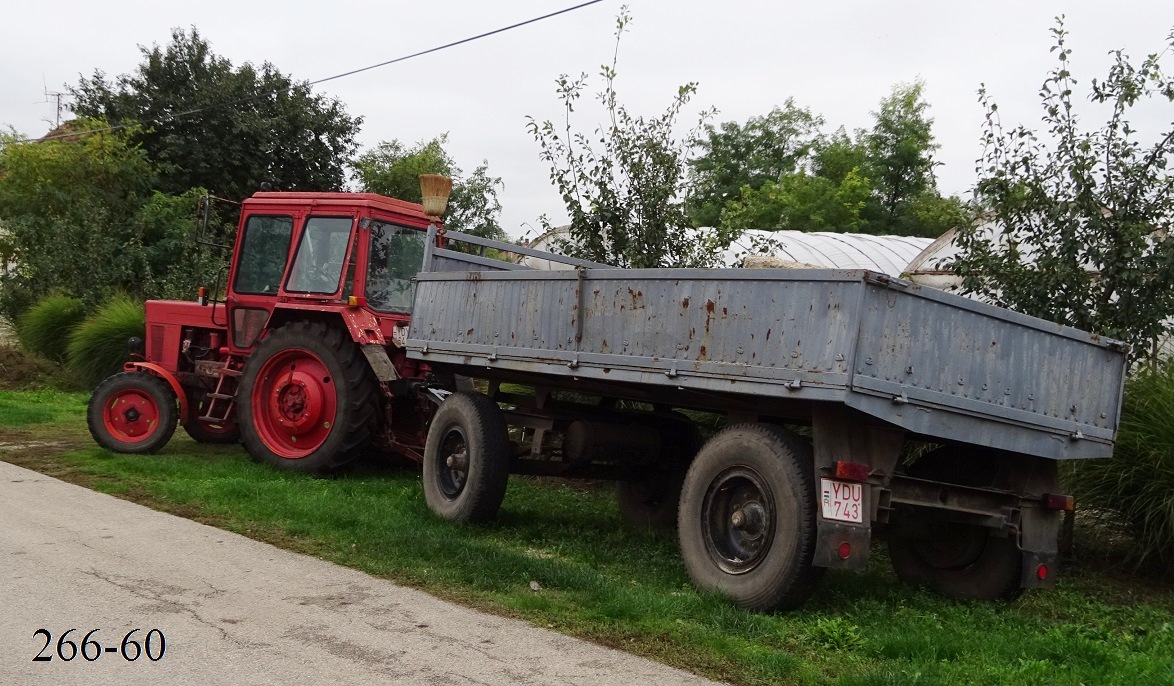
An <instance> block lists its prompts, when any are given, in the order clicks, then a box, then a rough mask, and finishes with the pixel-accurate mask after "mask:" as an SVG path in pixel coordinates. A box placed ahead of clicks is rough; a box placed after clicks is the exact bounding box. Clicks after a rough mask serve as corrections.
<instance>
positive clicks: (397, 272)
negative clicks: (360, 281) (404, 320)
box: [366, 221, 427, 313]
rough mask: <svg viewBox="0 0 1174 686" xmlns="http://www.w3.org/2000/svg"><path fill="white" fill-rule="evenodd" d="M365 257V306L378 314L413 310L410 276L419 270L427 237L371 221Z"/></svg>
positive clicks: (404, 227) (418, 231)
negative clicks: (368, 243) (369, 237)
mask: <svg viewBox="0 0 1174 686" xmlns="http://www.w3.org/2000/svg"><path fill="white" fill-rule="evenodd" d="M370 229H371V244H370V250H369V251H368V254H367V285H366V296H367V304H368V305H369V306H370V307H371V308H373V309H375V310H379V311H380V312H401V313H409V312H411V311H412V277H414V276H416V273H417V272H419V271H420V263H421V262H422V261H423V259H424V243H425V242H426V241H427V234H425V233H424V232H423V231H420V230H419V229H411V228H408V227H406V226H396V225H395V224H388V223H385V222H380V221H372V222H371V223H370Z"/></svg>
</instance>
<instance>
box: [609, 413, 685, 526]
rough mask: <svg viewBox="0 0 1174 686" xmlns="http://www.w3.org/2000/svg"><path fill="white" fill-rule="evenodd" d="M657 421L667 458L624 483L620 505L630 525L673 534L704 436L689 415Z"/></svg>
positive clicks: (618, 487) (619, 493) (618, 497)
mask: <svg viewBox="0 0 1174 686" xmlns="http://www.w3.org/2000/svg"><path fill="white" fill-rule="evenodd" d="M656 419H657V420H658V422H659V424H660V427H659V428H660V431H661V436H662V438H663V439H664V445H665V451H664V452H665V455H664V458H663V459H662V460H661V461H660V462H659V463H658V464H657V465H656V466H654V467H653V468H652V470H651V471H650V473H649V474H647V475H646V476H644V477H643V478H640V479H627V480H624V481H620V482H619V483H618V484H617V485H616V502H617V504H618V505H619V508H620V516H621V517H622V518H623V519H624V521H625V522H627V523H628V524H631V525H633V526H637V527H641V528H648V529H654V530H658V531H672V530H673V529H675V528H676V526H677V510H678V505H679V504H680V502H681V487H682V485H684V483H685V473H686V472H688V471H689V465H690V464H691V463H692V462H693V458H694V456H696V455H697V450H698V449H699V448H700V447H701V434H700V433H699V432H698V431H697V426H696V425H694V424H693V422H692V421H691V420H690V419H689V418H688V417H686V416H685V415H682V414H679V413H676V412H673V413H671V414H670V415H667V416H659V417H657V418H656Z"/></svg>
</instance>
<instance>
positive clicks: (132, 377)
mask: <svg viewBox="0 0 1174 686" xmlns="http://www.w3.org/2000/svg"><path fill="white" fill-rule="evenodd" d="M178 419H179V410H178V409H177V408H176V400H175V393H174V392H173V391H172V390H171V386H169V385H168V384H167V382H166V381H164V380H163V379H160V378H159V377H157V376H153V375H151V374H148V373H146V372H120V373H118V374H115V375H114V376H111V377H109V378H107V379H106V380H105V381H103V382H102V383H100V384H98V387H97V388H95V389H94V394H93V395H91V396H90V402H89V405H88V406H87V407H86V424H87V425H88V426H89V429H90V435H91V436H93V437H94V440H95V441H97V443H98V445H100V446H102V447H103V448H106V449H107V450H112V451H114V452H116V453H131V454H141V453H153V452H155V451H157V450H159V449H160V448H162V447H163V446H165V445H167V442H168V441H169V440H171V436H172V434H174V433H175V425H176V422H177V421H178Z"/></svg>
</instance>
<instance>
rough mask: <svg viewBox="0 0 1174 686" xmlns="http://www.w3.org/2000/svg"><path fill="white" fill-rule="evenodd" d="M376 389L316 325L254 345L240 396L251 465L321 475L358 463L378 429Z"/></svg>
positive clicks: (362, 362)
mask: <svg viewBox="0 0 1174 686" xmlns="http://www.w3.org/2000/svg"><path fill="white" fill-rule="evenodd" d="M375 390H376V381H375V378H374V375H372V373H371V368H370V367H369V366H368V364H367V360H366V358H364V357H363V355H362V354H361V353H360V351H359V348H358V346H357V345H355V343H354V342H353V341H352V340H351V339H350V337H349V336H347V335H346V334H345V333H344V332H343V331H341V330H340V329H337V328H334V327H330V326H327V325H325V324H323V323H320V322H293V323H290V324H286V325H284V326H282V327H280V328H278V329H276V330H274V331H273V332H272V333H270V334H269V336H268V337H266V338H265V339H264V340H263V341H261V342H260V343H259V344H257V348H256V350H254V351H253V354H252V355H251V356H250V357H249V359H248V361H247V362H246V363H245V369H244V374H243V375H242V376H241V385H240V391H239V393H237V399H238V410H237V411H238V413H239V421H240V427H241V437H242V440H243V442H244V444H245V448H246V449H247V450H248V451H249V455H250V457H252V458H253V459H254V460H257V461H258V462H263V463H265V464H269V465H272V466H274V467H277V468H279V469H284V470H289V471H296V472H308V473H316V474H321V473H326V472H329V471H331V470H333V469H337V468H338V467H341V466H343V465H345V464H347V463H348V462H351V461H352V460H354V459H355V458H357V457H359V456H360V455H361V454H362V453H363V451H364V450H365V449H366V448H367V446H368V445H369V444H370V442H371V436H372V433H373V432H374V428H375V414H376V409H377V401H376V396H375Z"/></svg>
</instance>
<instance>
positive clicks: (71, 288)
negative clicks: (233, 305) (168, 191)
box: [0, 120, 220, 319]
mask: <svg viewBox="0 0 1174 686" xmlns="http://www.w3.org/2000/svg"><path fill="white" fill-rule="evenodd" d="M108 129H109V127H108V125H107V124H106V123H105V122H102V121H99V120H75V121H73V122H71V123H70V124H68V125H67V126H65V127H63V129H62V131H63V132H64V133H66V134H71V135H68V136H66V137H62V138H57V139H52V140H45V141H31V142H30V141H22V140H21V139H20V138H19V137H17V136H15V135H8V136H0V224H3V226H4V228H5V230H6V231H7V234H8V235H7V236H6V238H5V243H6V245H5V248H6V252H7V253H9V254H8V255H7V257H9V258H10V259H11V260H12V262H14V263H15V264H16V269H15V271H14V272H12V273H6V274H4V275H3V276H2V277H0V314H3V315H4V316H6V317H8V318H10V319H11V318H14V317H15V316H16V315H17V314H18V313H19V312H20V311H22V310H23V309H24V308H25V307H27V306H28V305H30V304H32V302H33V300H34V299H36V298H38V297H41V296H43V295H45V294H47V293H50V292H54V291H58V292H62V293H65V294H68V295H71V296H74V297H77V298H80V299H82V300H84V301H85V302H86V304H87V305H91V306H92V305H94V304H96V303H97V302H98V301H100V300H101V299H102V298H103V297H105V296H106V295H109V294H111V293H113V292H118V291H121V292H126V293H129V294H132V295H136V296H144V297H178V296H183V297H188V296H190V295H191V294H193V293H194V291H195V287H196V286H197V285H199V284H200V283H204V282H202V281H201V279H205V278H207V277H208V276H209V275H210V274H209V269H210V268H211V267H212V266H213V265H214V264H215V263H217V262H219V261H220V260H217V258H216V257H214V256H212V255H210V254H209V253H208V251H207V249H206V248H204V247H203V246H198V245H196V244H195V242H194V240H193V233H194V231H195V211H194V210H195V203H196V200H197V199H198V197H199V195H201V194H202V192H203V191H202V190H198V189H197V190H193V191H190V192H189V193H187V194H185V195H182V196H178V197H173V196H167V195H163V194H160V193H154V192H152V190H151V189H152V186H153V185H154V182H155V179H156V172H155V169H154V168H153V167H152V165H151V163H150V160H149V159H148V158H147V156H146V154H145V152H144V151H143V150H142V149H141V148H139V147H137V146H136V145H135V144H134V142H133V138H134V137H135V136H136V134H137V133H138V132H137V131H135V130H133V129H122V130H116V131H110V130H108Z"/></svg>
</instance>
